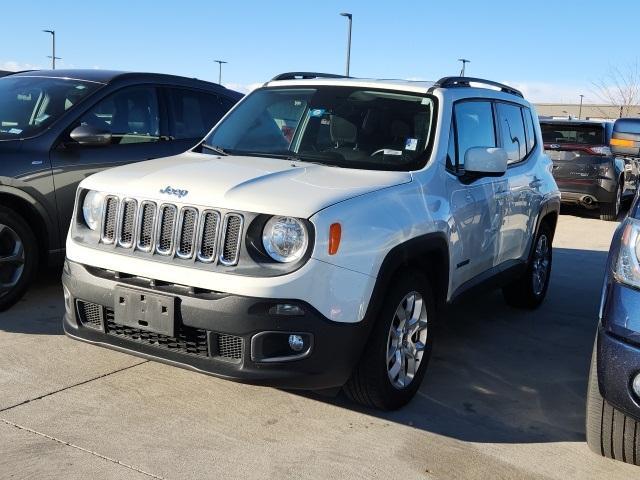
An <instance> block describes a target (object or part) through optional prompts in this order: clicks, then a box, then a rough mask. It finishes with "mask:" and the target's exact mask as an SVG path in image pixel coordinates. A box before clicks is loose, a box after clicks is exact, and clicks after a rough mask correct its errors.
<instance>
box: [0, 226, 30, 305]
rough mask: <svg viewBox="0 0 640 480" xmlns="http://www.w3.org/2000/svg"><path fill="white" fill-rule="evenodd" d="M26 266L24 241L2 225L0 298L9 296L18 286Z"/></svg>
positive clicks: (0, 233)
mask: <svg viewBox="0 0 640 480" xmlns="http://www.w3.org/2000/svg"><path fill="white" fill-rule="evenodd" d="M24 264H25V253H24V244H23V243H22V239H21V238H20V236H19V235H18V234H17V233H16V231H15V230H14V229H12V228H11V227H9V226H8V225H4V224H2V223H0V297H3V296H5V295H7V294H8V293H9V292H10V291H11V289H12V288H14V287H15V286H16V285H17V284H18V282H19V281H20V278H22V273H23V271H24Z"/></svg>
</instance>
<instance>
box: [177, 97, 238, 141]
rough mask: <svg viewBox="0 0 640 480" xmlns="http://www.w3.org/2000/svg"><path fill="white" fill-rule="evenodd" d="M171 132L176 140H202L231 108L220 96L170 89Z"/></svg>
mask: <svg viewBox="0 0 640 480" xmlns="http://www.w3.org/2000/svg"><path fill="white" fill-rule="evenodd" d="M169 98H170V100H169V105H170V110H171V120H170V123H169V131H170V132H171V136H172V137H173V138H175V139H176V140H181V139H188V138H193V139H198V140H199V139H201V138H202V137H204V136H205V135H206V134H207V132H208V131H209V130H211V128H212V127H213V126H214V125H215V124H216V123H218V120H220V119H221V118H222V116H223V115H224V114H225V113H227V111H228V110H229V108H231V105H229V104H230V102H229V101H228V100H226V99H224V100H225V102H223V99H222V98H221V97H219V96H218V95H215V94H212V93H206V92H200V91H196V90H187V89H183V88H170V89H169Z"/></svg>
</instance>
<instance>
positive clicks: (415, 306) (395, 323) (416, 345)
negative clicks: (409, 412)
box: [386, 291, 428, 389]
mask: <svg viewBox="0 0 640 480" xmlns="http://www.w3.org/2000/svg"><path fill="white" fill-rule="evenodd" d="M427 326H428V323H427V309H426V305H425V303H424V299H423V298H422V295H421V294H419V293H418V292H415V291H414V292H410V293H408V294H407V295H405V297H404V298H403V299H402V301H401V302H400V304H399V305H398V307H397V308H396V310H395V312H394V314H393V320H392V322H391V327H390V329H389V335H388V339H387V357H386V360H387V374H388V375H389V380H390V381H391V384H392V385H393V386H394V387H395V388H398V389H403V388H406V387H407V386H408V385H409V384H410V383H411V382H412V381H413V379H414V377H415V375H416V374H417V372H418V369H419V368H420V362H421V361H422V357H423V355H424V350H425V346H426V344H427V334H428V328H427Z"/></svg>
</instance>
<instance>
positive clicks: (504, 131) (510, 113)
mask: <svg viewBox="0 0 640 480" xmlns="http://www.w3.org/2000/svg"><path fill="white" fill-rule="evenodd" d="M497 110H498V125H499V127H498V128H499V129H500V138H501V140H502V142H501V143H502V148H504V149H505V150H506V152H507V156H508V158H509V161H508V163H516V162H519V161H520V160H523V159H524V158H525V157H526V156H527V145H526V136H525V133H524V121H523V119H522V109H521V108H520V107H519V106H518V105H511V104H507V103H498V104H497Z"/></svg>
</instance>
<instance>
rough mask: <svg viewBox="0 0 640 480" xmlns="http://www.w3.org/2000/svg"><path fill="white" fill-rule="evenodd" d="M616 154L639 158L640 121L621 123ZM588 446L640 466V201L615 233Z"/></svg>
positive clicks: (590, 406) (596, 347)
mask: <svg viewBox="0 0 640 480" xmlns="http://www.w3.org/2000/svg"><path fill="white" fill-rule="evenodd" d="M611 149H612V151H613V152H614V153H615V154H617V155H621V156H627V157H634V158H639V157H640V119H621V120H618V121H616V124H615V126H614V130H613V137H612V139H611ZM586 432H587V443H588V444H589V447H590V448H591V449H592V450H593V451H595V452H596V453H599V454H601V455H603V456H605V457H608V458H613V459H616V460H621V461H623V462H627V463H631V464H634V465H640V197H639V196H638V195H636V197H635V200H634V202H633V204H632V206H631V209H630V211H629V214H628V216H627V218H626V219H625V220H624V221H623V222H622V223H621V224H620V226H619V227H618V229H617V230H616V232H615V234H614V236H613V241H612V243H611V249H610V250H609V258H608V260H607V270H606V275H605V281H604V287H603V290H602V301H601V306H600V321H599V323H598V333H597V336H596V341H595V344H594V350H593V356H592V360H591V373H590V376H589V389H588V399H587V418H586Z"/></svg>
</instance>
